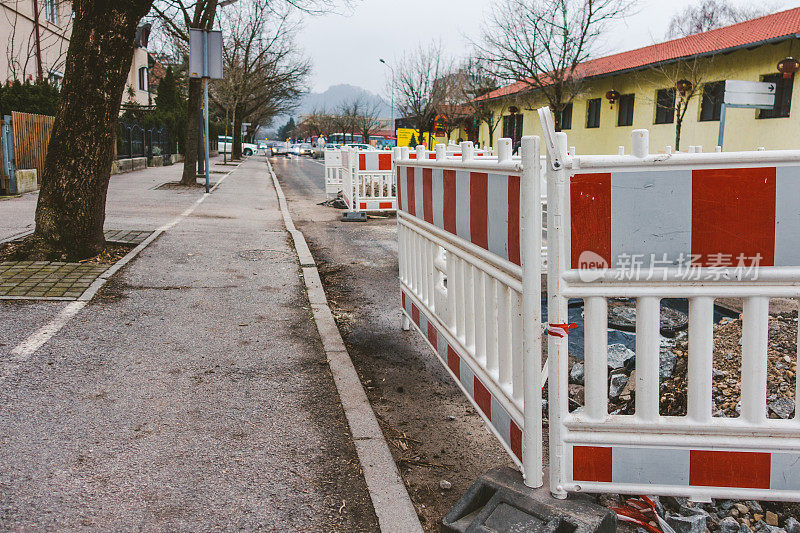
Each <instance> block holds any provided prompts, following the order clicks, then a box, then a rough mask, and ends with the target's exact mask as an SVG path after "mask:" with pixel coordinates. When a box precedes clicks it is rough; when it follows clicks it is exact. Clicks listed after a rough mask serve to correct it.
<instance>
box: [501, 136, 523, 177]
mask: <svg viewBox="0 0 800 533" xmlns="http://www.w3.org/2000/svg"><path fill="white" fill-rule="evenodd" d="M510 159H511V139H500V140H499V141H497V161H498V162H503V161H509V160H510ZM524 165H525V163H524V161H523V166H524ZM523 186H524V185H523Z"/></svg>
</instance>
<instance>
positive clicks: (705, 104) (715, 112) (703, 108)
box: [700, 81, 725, 122]
mask: <svg viewBox="0 0 800 533" xmlns="http://www.w3.org/2000/svg"><path fill="white" fill-rule="evenodd" d="M724 95H725V82H724V81H713V82H710V83H705V84H703V99H702V100H701V101H700V121H701V122H707V121H710V120H719V115H720V113H721V112H722V98H723V97H724Z"/></svg>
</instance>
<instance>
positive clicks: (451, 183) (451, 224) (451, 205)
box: [442, 170, 456, 235]
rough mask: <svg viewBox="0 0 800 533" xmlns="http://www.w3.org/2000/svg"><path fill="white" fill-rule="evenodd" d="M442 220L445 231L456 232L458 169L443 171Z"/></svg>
mask: <svg viewBox="0 0 800 533" xmlns="http://www.w3.org/2000/svg"><path fill="white" fill-rule="evenodd" d="M442 192H443V196H444V201H443V202H442V203H443V205H442V210H443V211H442V220H443V221H444V229H445V231H449V232H450V233H452V234H453V235H455V234H456V171H455V170H445V171H443V172H442Z"/></svg>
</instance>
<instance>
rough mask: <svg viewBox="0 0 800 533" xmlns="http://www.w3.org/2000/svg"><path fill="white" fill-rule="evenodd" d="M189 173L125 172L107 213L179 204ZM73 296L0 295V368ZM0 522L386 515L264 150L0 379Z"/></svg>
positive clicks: (351, 520)
mask: <svg viewBox="0 0 800 533" xmlns="http://www.w3.org/2000/svg"><path fill="white" fill-rule="evenodd" d="M178 176H180V168H179V167H172V168H171V170H168V169H167V170H165V169H158V171H151V170H148V171H142V172H141V173H132V174H126V175H123V176H119V177H115V178H114V179H113V180H112V187H111V190H110V193H109V194H110V197H109V217H108V220H109V223H110V224H107V225H106V226H107V228H111V227H116V228H125V227H129V228H131V229H148V228H150V229H152V228H155V227H158V226H160V225H161V224H163V223H164V222H166V221H169V220H171V219H172V218H174V217H175V216H177V215H178V214H180V213H181V212H183V211H184V210H185V209H186V208H187V207H189V206H190V205H191V204H192V203H193V202H194V201H195V200H197V198H198V197H199V196H200V195H201V194H202V193H201V191H200V190H199V189H193V190H184V191H176V190H158V189H155V188H154V186H155V185H158V184H160V183H163V182H165V181H168V180H173V181H174V180H175V179H177V177H178ZM220 176H221V175H219V174H215V177H217V178H218V177H220ZM14 201H15V200H8V201H3V202H0V219H2V218H3V214H2V212H3V210H5V209H8V210H9V211H10V210H12V209H17V210H19V211H20V212H25V209H26V208H29V207H30V206H27V207H26V206H23V205H21V204H20V205H19V206H16V204H13V202H14ZM8 202H12V203H8ZM9 206H14V207H9ZM9 218H13V217H12V216H10V215H9ZM18 222H19V224H20V225H22V226H24V225H25V224H29V223H30V222H29V221H28V220H24V219H21V220H19V221H18ZM64 306H65V304H64V303H63V302H62V303H59V302H39V303H36V302H8V301H5V302H0V367H5V365H6V364H7V362H8V361H9V360H10V359H12V355H11V351H12V350H13V348H14V346H16V345H17V344H18V343H19V342H20V341H21V340H22V339H24V338H26V337H27V336H29V335H31V334H32V333H33V332H35V331H36V330H37V328H39V327H41V326H42V325H43V324H46V323H47V322H48V321H49V320H51V319H52V317H53V316H55V315H56V314H57V313H58V312H59V311H60V310H61V309H63V308H64ZM0 370H2V368H0ZM0 374H2V372H0ZM0 529H2V530H25V531H69V530H78V529H81V530H97V531H122V530H125V531H127V530H144V531H210V530H248V531H249V530H269V531H287V530H292V531H332V530H342V531H375V530H376V529H377V520H376V518H375V515H374V511H373V510H372V504H371V501H370V498H369V495H368V493H367V490H366V485H365V483H364V480H363V477H362V475H361V473H360V467H359V464H358V460H357V458H356V454H355V448H354V446H353V443H352V440H351V438H350V434H349V431H348V428H347V425H346V421H345V419H344V414H343V412H342V409H341V405H340V403H339V400H338V396H337V395H336V390H335V387H334V384H333V380H332V378H331V375H330V372H329V369H328V365H327V362H326V358H325V355H324V352H323V351H322V349H321V346H320V342H319V338H318V335H317V331H316V329H315V327H314V324H313V321H312V320H311V316H310V311H309V306H308V302H307V300H306V299H305V296H304V292H303V288H302V284H301V281H300V279H299V268H298V263H297V258H296V256H295V254H294V250H293V249H292V248H291V247H290V245H289V243H288V241H287V234H286V232H285V231H284V228H283V224H282V219H281V216H280V212H279V210H278V206H277V200H276V197H275V194H274V190H273V188H272V186H271V184H270V183H269V182H268V179H267V173H266V168H265V164H264V160H263V158H251V159H250V160H248V161H247V162H245V163H244V164H243V165H242V166H241V167H240V168H238V169H237V170H236V171H235V172H234V173H233V174H232V175H231V176H230V177H228V178H227V179H226V181H225V182H224V183H222V184H221V185H220V187H219V188H218V189H217V190H216V191H215V192H214V193H213V194H212V195H211V196H210V197H209V198H208V199H207V200H206V201H205V202H204V203H202V204H201V205H200V206H199V207H198V208H197V209H196V210H195V211H194V212H193V213H192V214H191V215H190V216H189V217H188V218H186V219H184V220H182V221H181V222H180V223H178V224H177V225H176V226H175V227H174V228H172V229H170V230H169V231H167V232H166V233H164V234H163V235H162V236H161V237H159V238H158V239H157V240H156V241H154V243H153V244H151V245H150V246H149V247H148V248H146V249H145V250H144V251H143V252H142V253H141V255H140V256H139V257H137V259H136V260H134V261H133V262H132V263H130V264H129V265H127V266H126V267H125V268H124V269H123V270H122V271H121V272H119V273H118V274H117V275H115V277H113V278H112V280H111V281H110V282H109V283H108V284H107V285H106V286H105V288H104V289H103V290H102V291H101V292H100V294H98V296H97V297H96V298H95V299H94V300H93V301H92V302H91V303H90V304H89V305H87V306H86V307H85V308H84V309H82V310H81V311H80V312H79V313H78V314H77V316H75V318H73V319H72V320H71V321H70V322H69V323H68V324H67V325H66V326H65V327H64V328H63V329H61V330H60V331H59V332H58V333H57V334H56V335H55V336H54V337H53V338H52V339H50V340H49V342H47V343H46V344H45V345H44V346H42V347H41V348H40V349H39V350H38V351H37V352H36V353H35V354H33V356H32V357H31V358H30V359H29V360H27V361H25V362H24V363H23V364H21V365H19V367H18V368H16V369H15V371H14V372H13V373H12V374H11V375H9V377H8V378H7V379H5V380H4V381H2V382H0Z"/></svg>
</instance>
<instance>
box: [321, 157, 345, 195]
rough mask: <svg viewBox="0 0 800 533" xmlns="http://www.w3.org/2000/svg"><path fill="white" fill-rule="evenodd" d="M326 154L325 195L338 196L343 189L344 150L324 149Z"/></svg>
mask: <svg viewBox="0 0 800 533" xmlns="http://www.w3.org/2000/svg"><path fill="white" fill-rule="evenodd" d="M323 153H324V154H325V195H326V196H328V197H330V196H336V195H337V194H339V192H340V191H341V190H342V152H341V151H340V150H338V149H337V150H323Z"/></svg>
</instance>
